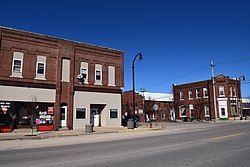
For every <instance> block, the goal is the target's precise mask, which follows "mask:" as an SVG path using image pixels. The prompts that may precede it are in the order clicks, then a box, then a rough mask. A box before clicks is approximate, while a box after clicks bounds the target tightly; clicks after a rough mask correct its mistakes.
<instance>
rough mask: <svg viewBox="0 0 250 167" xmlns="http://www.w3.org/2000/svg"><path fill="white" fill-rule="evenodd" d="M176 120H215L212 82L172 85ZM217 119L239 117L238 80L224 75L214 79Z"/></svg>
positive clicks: (240, 103) (240, 104)
mask: <svg viewBox="0 0 250 167" xmlns="http://www.w3.org/2000/svg"><path fill="white" fill-rule="evenodd" d="M173 90H174V107H175V111H176V115H177V119H183V120H193V119H196V120H203V119H204V120H211V119H215V108H214V94H213V82H212V80H205V81H199V82H193V83H187V84H181V85H173ZM215 97H216V100H215V101H216V108H217V118H220V119H228V118H229V117H239V116H240V111H241V106H242V102H241V90H240V80H237V79H232V78H229V77H226V76H224V75H218V76H216V77H215Z"/></svg>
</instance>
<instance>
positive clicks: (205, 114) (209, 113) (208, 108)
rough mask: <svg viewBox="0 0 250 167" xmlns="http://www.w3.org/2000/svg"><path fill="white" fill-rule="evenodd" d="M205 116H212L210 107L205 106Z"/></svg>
mask: <svg viewBox="0 0 250 167" xmlns="http://www.w3.org/2000/svg"><path fill="white" fill-rule="evenodd" d="M206 109H208V110H206ZM207 112H208V114H207ZM204 115H205V117H209V116H210V109H209V106H208V105H204Z"/></svg>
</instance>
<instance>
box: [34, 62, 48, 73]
mask: <svg viewBox="0 0 250 167" xmlns="http://www.w3.org/2000/svg"><path fill="white" fill-rule="evenodd" d="M39 64H43V74H40V73H38V70H39ZM45 70H46V63H45V62H40V61H39V62H36V75H44V76H45Z"/></svg>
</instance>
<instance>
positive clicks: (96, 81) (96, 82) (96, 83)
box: [95, 69, 103, 85]
mask: <svg viewBox="0 0 250 167" xmlns="http://www.w3.org/2000/svg"><path fill="white" fill-rule="evenodd" d="M97 71H100V72H101V79H100V80H97V79H96V73H97ZM98 82H100V83H98ZM95 85H103V84H102V70H99V69H95Z"/></svg>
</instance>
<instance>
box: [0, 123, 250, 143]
mask: <svg viewBox="0 0 250 167" xmlns="http://www.w3.org/2000/svg"><path fill="white" fill-rule="evenodd" d="M240 122H250V120H223V121H221V120H219V121H217V122H216V123H215V122H159V123H157V122H154V123H152V128H150V125H149V123H141V124H140V126H139V127H138V128H135V129H127V127H94V132H93V133H85V131H84V130H65V131H52V132H34V133H33V134H34V135H31V129H25V130H15V131H13V132H12V133H0V141H4V140H29V139H34V140H35V139H47V138H56V137H70V136H84V135H95V134H106V133H133V132H143V131H156V130H164V132H165V133H178V132H180V131H190V130H199V129H204V128H209V127H214V126H222V125H230V124H235V123H240Z"/></svg>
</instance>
